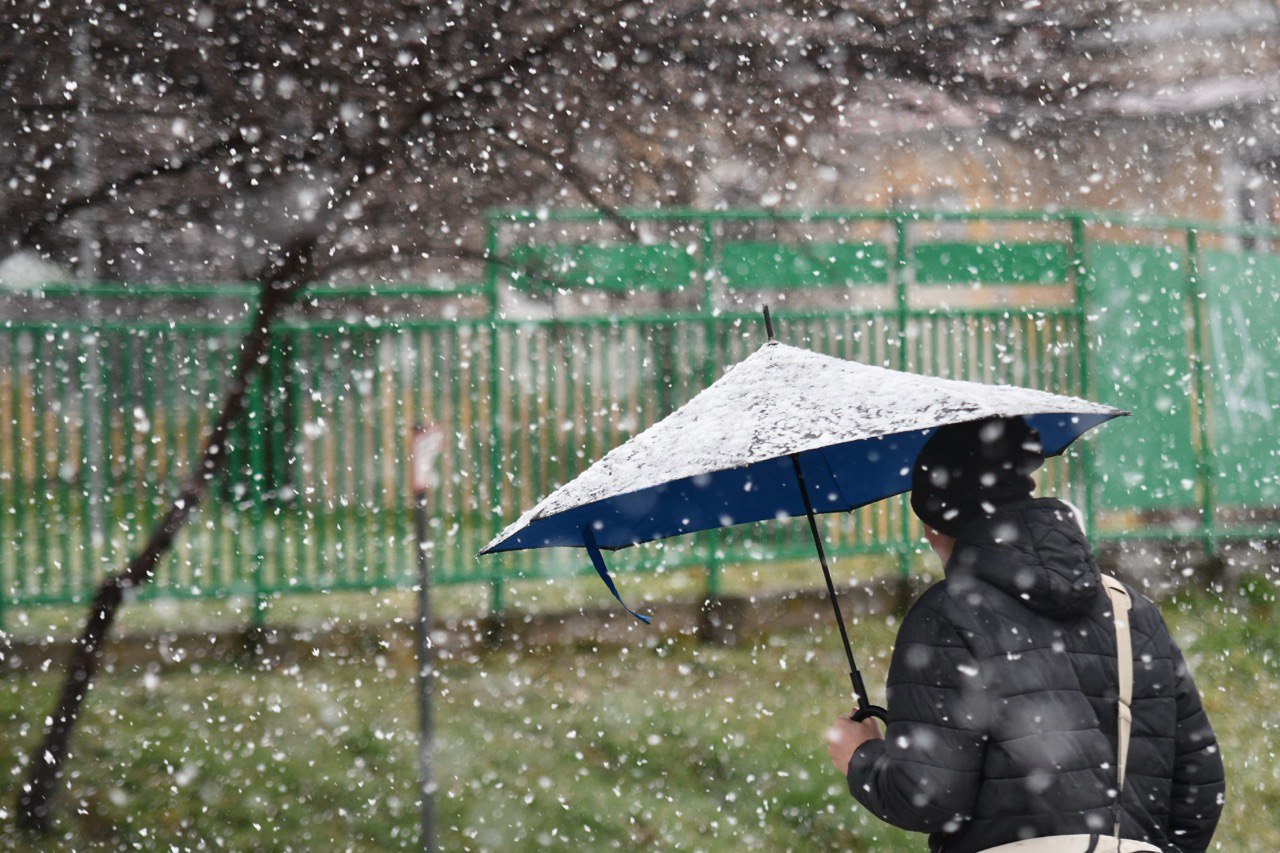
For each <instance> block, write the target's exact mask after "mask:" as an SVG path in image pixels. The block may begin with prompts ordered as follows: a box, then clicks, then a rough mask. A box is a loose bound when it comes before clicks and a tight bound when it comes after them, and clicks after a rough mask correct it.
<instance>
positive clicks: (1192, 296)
mask: <svg viewBox="0 0 1280 853" xmlns="http://www.w3.org/2000/svg"><path fill="white" fill-rule="evenodd" d="M1185 236H1186V244H1187V258H1186V264H1187V276H1186V285H1187V289H1186V300H1187V307H1188V309H1189V310H1190V312H1191V342H1190V346H1189V347H1188V348H1187V349H1188V352H1189V354H1190V356H1191V361H1192V362H1193V364H1194V366H1195V372H1194V373H1193V377H1192V378H1193V381H1194V382H1195V411H1196V479H1197V480H1198V481H1199V486H1200V541H1201V544H1202V545H1203V547H1204V553H1205V557H1206V558H1209V559H1212V558H1213V557H1214V551H1215V548H1214V528H1215V524H1214V516H1215V515H1216V511H1215V506H1214V488H1213V447H1212V446H1211V445H1210V443H1209V408H1208V402H1209V400H1208V395H1207V394H1206V393H1205V366H1204V360H1205V340H1204V325H1203V323H1204V321H1203V316H1202V315H1203V313H1204V311H1206V310H1208V300H1207V298H1206V296H1205V293H1204V292H1203V291H1202V290H1201V289H1200V238H1199V232H1197V231H1196V229H1195V228H1187V229H1186V232H1185Z"/></svg>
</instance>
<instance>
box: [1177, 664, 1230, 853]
mask: <svg viewBox="0 0 1280 853" xmlns="http://www.w3.org/2000/svg"><path fill="white" fill-rule="evenodd" d="M1170 643H1173V640H1172V638H1170ZM1173 664H1174V667H1175V672H1176V673H1177V678H1178V682H1177V689H1176V697H1177V706H1178V727H1177V731H1176V735H1175V757H1174V766H1173V792H1172V793H1173V803H1172V809H1171V810H1170V813H1169V829H1170V831H1171V833H1172V836H1173V842H1174V843H1175V844H1177V845H1178V848H1179V849H1180V850H1186V851H1200V850H1204V849H1206V848H1207V847H1208V846H1209V841H1210V839H1211V838H1212V837H1213V831H1214V828H1215V827H1216V826H1217V825H1218V818H1219V816H1220V815H1221V814H1222V803H1223V798H1224V796H1225V793H1226V776H1225V774H1224V772H1223V767H1222V754H1221V752H1219V750H1218V739H1217V737H1216V736H1215V735H1214V733H1213V726H1211V725H1210V724H1209V717H1208V716H1207V715H1206V714H1205V712H1204V708H1203V706H1202V705H1201V704H1200V691H1198V690H1197V689H1196V685H1195V682H1194V681H1193V680H1192V678H1191V671H1190V669H1188V667H1187V662H1186V660H1184V659H1183V656H1182V652H1181V650H1179V649H1178V646H1177V644H1176V643H1173Z"/></svg>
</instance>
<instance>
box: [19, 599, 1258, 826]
mask: <svg viewBox="0 0 1280 853" xmlns="http://www.w3.org/2000/svg"><path fill="white" fill-rule="evenodd" d="M1164 609H1165V612H1166V614H1167V616H1168V618H1169V621H1170V624H1171V626H1172V627H1173V629H1174V631H1175V634H1176V635H1177V636H1178V637H1179V639H1180V640H1181V641H1183V643H1184V646H1185V648H1186V649H1187V651H1188V657H1189V659H1190V660H1191V661H1192V665H1193V667H1194V669H1195V672H1196V675H1197V679H1198V681H1199V683H1200V685H1201V688H1202V690H1203V692H1204V693H1205V700H1206V704H1207V706H1208V708H1209V710H1210V713H1211V715H1212V717H1213V720H1214V723H1215V725H1216V727H1217V729H1218V733H1219V736H1220V738H1221V740H1222V744H1223V751H1224V756H1225V758H1226V761H1227V767H1228V774H1229V791H1228V798H1229V799H1228V806H1227V814H1226V816H1225V817H1224V820H1223V823H1222V826H1221V828H1220V830H1219V834H1218V838H1217V842H1218V849H1222V850H1233V851H1235V850H1259V851H1274V850H1277V849H1280V770H1278V769H1277V768H1278V767H1280V765H1278V764H1277V762H1276V756H1275V754H1274V752H1275V743H1276V730H1277V729H1278V728H1280V619H1278V618H1277V617H1278V616H1280V605H1277V603H1276V601H1275V596H1274V592H1273V591H1272V588H1271V587H1269V586H1265V585H1261V584H1259V585H1255V586H1252V587H1250V588H1248V589H1247V590H1246V594H1245V595H1244V596H1243V597H1242V598H1241V599H1240V601H1239V602H1237V603H1227V602H1224V601H1221V600H1218V599H1216V598H1211V597H1205V596H1202V597H1195V598H1187V599H1183V600H1178V601H1172V602H1168V603H1166V606H1165V608H1164ZM890 622H891V620H890ZM894 630H895V629H894V626H893V625H892V624H889V623H887V622H886V620H884V619H875V620H864V621H863V622H862V623H861V624H857V625H855V626H854V633H855V636H856V638H857V646H858V648H860V649H861V650H863V654H864V658H865V666H866V670H867V673H868V680H869V682H870V683H871V684H873V685H881V684H883V677H884V668H885V666H886V665H887V652H888V649H889V648H890V646H891V643H892V640H893V635H894ZM635 636H636V642H635V643H634V644H633V645H631V646H627V647H621V648H618V647H609V648H600V649H594V648H589V647H581V648H560V649H555V650H550V651H546V652H542V653H536V654H519V655H517V654H514V653H508V652H501V651H500V652H493V653H489V654H487V655H484V656H481V657H476V658H471V659H467V660H455V661H450V662H448V663H446V664H445V665H444V667H443V670H442V672H441V678H440V690H439V697H438V705H437V720H438V731H439V737H438V745H437V750H438V752H437V766H438V776H437V779H438V782H439V786H440V790H439V793H438V795H437V808H438V814H439V819H438V823H439V826H440V832H439V834H440V840H441V846H442V848H443V849H449V850H463V849H467V850H505V849H527V848H537V847H550V848H553V849H582V848H587V849H597V848H614V847H620V848H634V847H640V846H644V847H659V848H664V849H689V850H693V849H698V850H739V849H763V850H773V849H825V850H837V849H839V850H859V851H861V850H890V849H923V848H924V843H923V838H922V837H920V836H912V835H908V834H905V833H901V832H898V831H897V830H893V829H891V828H888V827H885V826H884V825H883V824H881V823H880V822H879V821H877V820H876V819H874V818H872V817H871V816H869V815H868V814H867V813H866V812H865V811H863V810H862V809H861V808H860V807H859V806H858V805H857V804H856V803H855V802H854V801H853V800H852V799H851V798H850V797H849V795H848V793H847V791H846V790H845V788H844V782H843V780H842V779H841V777H840V776H839V775H838V774H837V773H836V772H835V771H834V770H833V768H831V767H830V765H829V763H828V760H827V758H826V751H825V748H824V745H823V743H822V732H823V731H824V729H825V728H826V726H827V724H828V722H829V720H830V719H831V717H833V716H834V715H835V714H836V713H837V712H838V711H840V710H842V708H843V707H844V706H845V705H846V704H847V702H848V700H847V698H846V697H847V696H848V685H847V682H845V681H844V680H843V679H844V675H843V661H842V654H841V652H840V650H839V643H838V640H837V639H836V635H835V632H834V629H833V628H832V626H830V625H829V624H827V623H826V622H825V621H824V622H822V623H820V624H816V625H815V627H814V629H813V630H812V631H806V632H794V633H787V634H781V635H777V636H771V637H763V638H759V639H758V640H756V641H754V642H752V643H750V644H747V645H743V646H739V647H736V648H715V647H701V646H697V645H695V644H693V643H691V642H687V641H668V640H658V641H655V640H653V639H652V637H649V638H646V636H645V634H644V633H643V632H642V631H639V630H637V632H636V634H635ZM412 671H413V664H412V660H411V659H410V658H409V657H408V652H407V651H406V650H398V649H394V650H390V651H388V652H387V653H386V654H385V655H383V656H378V657H373V658H371V659H362V660H351V661H335V660H323V661H316V662H314V663H311V664H309V665H306V666H302V667H293V668H289V669H284V670H274V671H259V670H253V669H240V668H235V667H232V666H219V667H215V668H205V669H202V670H199V671H190V672H171V673H166V674H163V675H158V674H155V673H148V672H132V673H119V674H115V675H112V676H109V677H106V678H104V679H103V680H102V681H101V682H100V684H99V686H98V687H97V688H96V689H95V691H94V693H93V694H92V695H91V696H90V698H89V700H88V703H87V706H86V707H87V714H86V717H85V718H84V720H83V727H82V729H81V730H80V731H79V732H78V733H77V738H76V741H75V746H76V755H75V756H74V759H73V760H72V762H71V764H70V770H71V774H69V776H68V778H67V786H68V787H67V790H66V792H65V793H64V794H63V796H62V797H61V799H60V800H59V801H58V803H57V812H58V816H59V821H58V827H57V830H58V832H57V837H56V839H55V843H53V844H51V845H46V846H45V847H44V848H42V849H67V850H72V849H75V850H80V849H86V848H91V847H98V848H112V849H117V848H121V847H135V848H139V849H163V848H167V847H170V846H173V847H176V848H178V849H183V848H192V849H201V848H206V849H219V848H224V849H263V850H270V849H331V848H332V849H347V848H351V849H386V848H399V847H414V846H415V845H416V843H417V835H416V832H417V830H416V823H417V807H416V804H415V785H416V781H415V780H416V769H417V764H416V761H417V742H416V737H415V731H416V706H415V703H414V698H413V686H412V682H411V673H412ZM57 685H58V676H57V674H54V673H38V674H34V675H33V674H21V675H11V676H8V677H6V678H5V679H4V680H3V681H0V765H3V764H7V766H8V772H6V773H5V774H4V776H3V782H2V784H0V789H2V790H0V810H3V812H4V813H3V815H0V846H4V847H5V848H19V849H20V848H21V847H22V844H23V841H22V839H21V838H19V837H17V836H16V835H14V834H13V830H12V829H11V828H10V824H11V808H12V803H13V801H14V797H15V794H16V791H17V789H18V786H19V785H20V783H21V779H22V777H23V774H24V772H25V767H24V764H25V761H26V752H27V750H29V749H30V747H31V745H32V743H33V741H34V740H35V739H36V738H37V736H38V733H39V727H40V725H41V723H42V720H43V716H44V714H46V713H47V712H48V710H49V709H50V707H51V705H52V702H53V698H54V693H55V691H56V689H57ZM873 692H876V693H878V692H879V691H878V688H875V687H873Z"/></svg>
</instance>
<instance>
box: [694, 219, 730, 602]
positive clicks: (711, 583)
mask: <svg viewBox="0 0 1280 853" xmlns="http://www.w3.org/2000/svg"><path fill="white" fill-rule="evenodd" d="M715 240H716V236H715V225H714V223H713V222H712V220H710V219H704V220H702V252H701V257H700V258H699V264H698V274H699V275H700V276H702V299H701V300H700V302H701V304H700V306H699V307H700V308H701V309H702V329H703V331H702V387H703V388H706V387H707V386H708V385H710V384H711V383H712V382H713V381H715V375H716V353H715V342H716V339H717V336H716V328H715V327H716V319H715V307H716V306H715V282H714V276H715V274H716V243H715ZM708 534H709V535H708V537H707V549H708V550H707V589H706V599H707V600H708V601H714V600H715V599H717V598H719V597H720V588H721V581H722V578H721V576H720V575H721V570H722V569H723V568H724V565H723V563H724V559H723V551H724V549H723V544H724V534H722V533H720V531H718V530H717V531H708Z"/></svg>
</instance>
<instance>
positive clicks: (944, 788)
mask: <svg viewBox="0 0 1280 853" xmlns="http://www.w3.org/2000/svg"><path fill="white" fill-rule="evenodd" d="M945 573H946V578H945V579H944V580H943V581H941V582H940V583H937V584H935V585H934V586H932V587H931V588H930V589H929V590H928V591H926V592H925V593H924V595H923V596H921V598H920V600H919V601H918V602H916V604H915V606H913V607H912V608H911V611H910V612H909V613H908V614H907V616H906V618H905V620H904V621H903V623H902V628H901V630H900V631H899V633H898V640H897V644H896V646H895V648H894V652H893V661H892V663H891V665H890V669H889V678H888V711H889V725H888V728H887V729H886V730H885V737H884V740H873V741H868V742H866V743H865V744H863V745H862V746H861V747H859V749H858V751H857V752H856V753H854V756H853V760H852V761H851V762H850V764H849V772H848V780H849V790H850V792H851V793H852V794H853V796H854V797H855V798H857V800H858V801H859V802H861V803H862V804H863V805H864V806H866V808H867V809H869V810H870V811H871V812H873V813H874V814H876V815H877V816H879V817H880V818H881V819H883V820H885V821H887V822H889V823H891V824H894V825H895V826H899V827H902V828H903V829H908V830H915V831H918V832H929V833H932V835H931V836H930V838H929V846H930V849H931V850H933V851H945V853H970V851H977V850H982V849H984V848H987V847H992V846H995V845H998V844H1006V843H1009V842H1011V841H1018V840H1020V839H1023V838H1029V837H1039V836H1046V835H1066V834H1076V833H1101V834H1109V833H1111V832H1112V830H1113V828H1114V812H1113V807H1112V803H1113V797H1114V792H1115V789H1116V697H1117V694H1118V688H1117V682H1118V675H1117V669H1116V640H1115V627H1114V624H1113V622H1112V617H1111V602H1110V600H1109V599H1108V597H1107V595H1106V592H1105V590H1104V589H1103V588H1102V585H1101V580H1100V575H1099V571H1098V566H1097V563H1096V561H1095V560H1094V557H1093V554H1092V552H1091V551H1090V549H1089V545H1088V543H1087V541H1086V540H1085V537H1084V535H1083V534H1082V533H1081V531H1080V529H1079V527H1078V526H1077V525H1076V522H1075V519H1074V517H1073V515H1072V512H1071V509H1070V508H1069V507H1067V506H1066V505H1065V504H1063V503H1062V502H1061V501H1058V500H1054V499H1052V498H1042V499H1037V500H1029V501H1026V502H1023V503H1019V504H1016V505H1013V506H1009V507H1004V508H1001V509H1000V510H999V511H998V512H997V514H996V515H995V516H993V517H991V518H983V519H979V520H977V521H974V522H972V523H970V524H969V525H967V526H966V527H965V528H964V529H963V530H962V531H960V535H959V536H958V537H957V541H956V547H955V551H954V553H953V554H952V557H951V560H950V561H949V562H948V563H947V566H946V570H945ZM1130 596H1131V597H1132V599H1133V610H1132V612H1131V615H1130V624H1131V631H1132V635H1133V653H1134V686H1133V715H1134V722H1133V730H1132V740H1131V741H1130V747H1129V763H1128V770H1127V773H1126V776H1125V786H1124V795H1123V802H1122V811H1123V815H1122V820H1121V835H1122V836H1123V837H1125V838H1136V839H1143V840H1146V841H1149V842H1151V843H1153V844H1156V845H1158V846H1160V847H1162V848H1163V849H1165V850H1169V851H1199V850H1204V849H1205V848H1206V847H1207V846H1208V844H1209V840H1210V838H1211V837H1212V835H1213V831H1214V827H1215V826H1216V825H1217V822H1218V816H1219V814H1220V813H1221V811H1222V802H1223V795H1224V791H1225V781H1224V777H1223V769H1222V758H1221V756H1220V755H1219V754H1218V746H1217V740H1216V739H1215V737H1214V734H1213V729H1212V728H1211V727H1210V725H1209V720H1208V718H1207V717H1206V716H1205V713H1204V710H1203V709H1202V708H1201V705H1200V694H1199V693H1198V692H1197V690H1196V687H1195V684H1194V683H1193V682H1192V680H1191V673H1190V672H1189V671H1188V670H1187V665H1186V663H1185V661H1184V660H1183V658H1182V653H1181V651H1180V650H1179V649H1178V646H1177V644H1176V643H1174V641H1173V638H1172V637H1170V636H1169V631H1168V629H1167V628H1166V627H1165V624H1164V620H1163V619H1162V618H1161V616H1160V611H1159V610H1158V609H1157V608H1156V606H1155V605H1154V604H1153V603H1152V602H1151V601H1150V600H1148V599H1147V598H1144V597H1143V596H1141V595H1139V594H1137V593H1136V592H1134V591H1133V590H1130Z"/></svg>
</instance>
